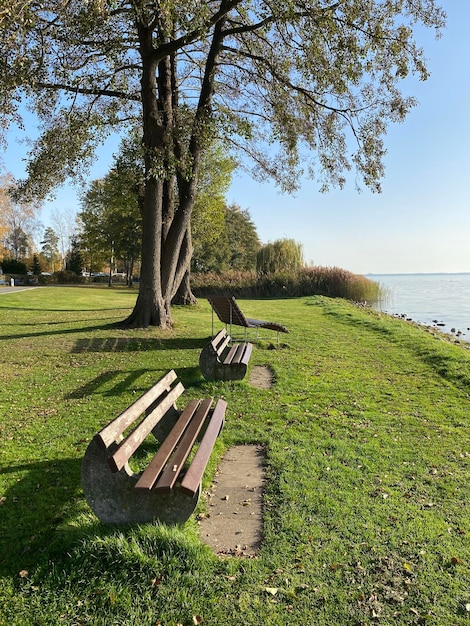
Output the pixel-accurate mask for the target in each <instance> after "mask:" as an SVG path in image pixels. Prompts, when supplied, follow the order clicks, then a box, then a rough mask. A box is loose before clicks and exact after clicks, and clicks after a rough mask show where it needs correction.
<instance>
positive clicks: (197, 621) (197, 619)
mask: <svg viewBox="0 0 470 626" xmlns="http://www.w3.org/2000/svg"><path fill="white" fill-rule="evenodd" d="M202 621H203V618H202V617H201V616H200V615H193V622H194V624H196V626H198V625H199V624H201V623H202Z"/></svg>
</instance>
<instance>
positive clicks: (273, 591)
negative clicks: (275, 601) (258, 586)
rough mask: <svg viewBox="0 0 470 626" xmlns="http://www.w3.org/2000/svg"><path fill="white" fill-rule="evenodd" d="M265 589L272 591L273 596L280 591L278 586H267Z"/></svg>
mask: <svg viewBox="0 0 470 626" xmlns="http://www.w3.org/2000/svg"><path fill="white" fill-rule="evenodd" d="M264 590H265V591H266V593H270V594H271V595H272V596H275V595H276V593H277V592H278V591H279V589H278V588H277V587H265V589H264Z"/></svg>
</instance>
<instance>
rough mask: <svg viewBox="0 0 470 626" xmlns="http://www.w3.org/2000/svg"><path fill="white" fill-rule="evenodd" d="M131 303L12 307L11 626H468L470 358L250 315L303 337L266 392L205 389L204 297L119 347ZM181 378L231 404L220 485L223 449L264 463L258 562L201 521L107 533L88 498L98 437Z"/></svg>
mask: <svg viewBox="0 0 470 626" xmlns="http://www.w3.org/2000/svg"><path fill="white" fill-rule="evenodd" d="M134 301H135V293H133V292H129V291H125V290H117V289H116V290H115V289H112V290H108V289H86V288H62V287H44V288H40V289H36V290H32V291H27V292H22V293H9V294H7V295H0V344H1V345H0V350H1V353H0V354H1V369H0V392H1V393H0V441H1V458H0V461H1V474H0V499H1V500H0V624H1V625H2V626H3V625H5V626H6V625H8V626H11V625H13V626H24V625H28V626H29V625H38V626H39V625H45V624H47V625H54V626H55V625H58V624H64V625H67V626H71V625H77V626H78V625H96V626H98V625H103V626H112V625H120V626H121V625H123V624H125V625H126V626H129V625H135V626H155V625H156V624H161V625H162V626H176V625H177V624H183V625H184V626H191V625H193V624H195V623H203V624H213V625H217V626H224V625H230V626H232V625H233V626H235V625H236V626H238V625H240V624H246V625H249V626H258V625H259V626H261V625H265V624H278V625H280V626H281V625H282V626H284V625H285V624H296V625H297V624H298V625H302V626H303V625H305V624H308V625H310V624H312V625H315V626H335V625H341V626H342V625H348V626H349V625H351V626H356V625H357V626H359V625H362V624H383V625H385V624H386V625H408V624H433V625H439V626H449V625H452V626H453V625H460V624H462V625H467V624H469V623H470V573H469V564H470V541H469V534H470V524H469V520H470V513H469V510H470V507H469V506H468V502H469V495H470V487H469V466H470V445H469V443H470V434H469V417H468V415H469V408H470V396H469V389H470V351H469V349H468V346H467V345H465V344H461V345H458V344H455V343H452V342H451V341H450V340H449V341H448V340H446V339H444V338H443V337H442V336H439V335H435V334H431V333H430V332H428V331H426V330H424V329H422V328H418V327H416V326H415V325H413V324H409V323H406V322H403V321H400V320H396V319H393V318H391V317H388V316H386V315H384V314H380V313H377V312H374V311H370V310H368V309H365V308H359V307H355V306H354V305H352V304H349V303H347V302H345V301H343V300H330V299H327V298H322V297H311V298H295V299H286V300H263V301H260V300H258V301H257V300H246V301H243V302H242V303H241V304H242V308H243V310H244V311H245V313H246V314H247V315H249V316H250V317H259V318H261V319H272V320H275V321H279V322H281V323H284V324H286V325H287V326H288V327H289V329H290V331H291V333H290V334H289V335H285V336H282V338H281V341H285V344H281V345H280V346H279V347H278V346H277V345H276V343H275V335H274V333H271V335H269V334H268V333H266V334H265V335H264V341H262V342H261V343H260V344H257V345H256V346H255V349H254V351H253V355H252V359H251V365H269V366H270V367H271V368H272V369H273V371H274V375H275V385H274V387H273V388H272V389H270V390H259V389H255V388H252V387H250V386H249V385H248V383H247V382H246V381H242V382H237V383H208V382H206V381H204V379H203V378H202V376H201V375H200V372H199V370H198V367H197V364H198V357H199V352H200V350H201V348H202V346H203V345H204V342H205V341H206V340H207V337H208V335H209V334H210V332H211V313H210V308H209V305H208V304H207V302H206V301H205V300H203V299H201V301H200V304H199V305H198V306H197V307H191V308H183V307H181V308H180V307H176V308H175V309H174V311H173V313H174V319H175V322H176V325H175V329H174V332H172V333H164V332H161V331H159V330H157V329H148V330H139V331H124V330H118V329H117V328H115V327H114V326H113V324H114V322H117V321H120V320H122V319H124V318H125V316H126V315H127V314H128V312H129V311H130V309H131V308H132V306H133V304H134ZM273 340H274V343H273ZM273 348H278V349H273ZM172 368H174V369H175V370H176V372H177V373H178V375H179V377H180V379H181V380H182V381H183V383H184V385H185V387H186V392H185V396H186V397H187V398H188V399H189V398H191V397H195V396H199V397H202V396H207V395H215V396H223V397H225V398H226V400H227V401H228V410H227V421H226V424H225V427H224V430H223V431H222V434H221V437H220V438H219V441H218V442H217V445H216V449H215V452H214V455H213V459H212V462H211V465H210V467H209V469H208V472H207V477H206V483H207V484H209V482H210V479H211V476H212V475H213V472H214V469H215V465H216V462H217V460H218V459H220V458H221V456H222V454H223V451H224V449H225V448H226V447H228V446H230V445H232V444H235V443H244V442H250V443H261V444H264V446H265V449H266V464H267V466H266V471H267V482H266V487H265V495H264V528H263V535H264V539H263V543H262V548H261V551H260V553H259V556H258V557H257V558H255V559H243V558H240V559H237V558H219V557H217V556H215V555H214V554H213V553H212V552H211V551H210V549H209V548H207V547H205V546H204V545H202V544H201V542H200V540H199V538H198V527H197V521H196V519H191V520H189V521H188V522H187V523H186V524H185V525H184V526H183V527H179V528H178V527H166V526H164V525H158V524H155V525H152V524H149V525H142V526H140V527H139V526H136V527H131V528H113V529H110V528H106V527H104V526H103V525H101V524H100V523H99V522H98V520H97V519H96V518H95V517H94V516H93V514H92V513H91V511H90V510H89V508H88V506H87V504H86V502H85V501H84V499H83V494H82V491H81V487H80V464H81V459H82V456H83V453H84V450H85V448H86V446H87V443H88V441H89V440H90V438H91V437H92V436H93V435H94V433H95V432H96V431H97V430H98V429H99V428H100V427H102V426H103V425H104V424H106V423H107V422H108V421H109V420H110V419H111V418H112V417H114V416H115V415H117V414H118V413H119V412H120V411H121V410H122V409H123V408H125V407H126V406H127V405H128V404H130V402H132V401H133V399H135V397H136V396H137V395H139V394H141V393H143V392H144V391H145V390H146V389H147V388H148V387H149V386H150V385H151V384H152V383H153V382H155V381H156V380H157V379H158V378H159V377H160V376H161V375H163V374H164V373H165V372H166V371H168V370H169V369H172ZM200 507H201V509H203V508H204V500H203V499H202V501H201V503H200ZM201 620H203V621H202V622H201Z"/></svg>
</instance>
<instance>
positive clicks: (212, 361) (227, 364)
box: [199, 328, 253, 380]
mask: <svg viewBox="0 0 470 626" xmlns="http://www.w3.org/2000/svg"><path fill="white" fill-rule="evenodd" d="M230 339H231V338H230V335H229V334H228V333H227V330H226V329H225V328H223V329H222V330H221V331H220V332H219V333H217V335H216V336H215V337H214V338H213V339H212V340H211V341H209V343H207V344H206V345H205V346H204V348H203V349H202V351H201V354H200V355H199V367H200V368H201V371H202V374H203V376H204V378H206V380H242V379H243V378H244V377H245V374H246V371H247V367H248V363H249V361H250V357H251V352H252V350H253V344H252V343H247V342H243V343H234V344H233V345H231V346H230Z"/></svg>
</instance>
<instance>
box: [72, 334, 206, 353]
mask: <svg viewBox="0 0 470 626" xmlns="http://www.w3.org/2000/svg"><path fill="white" fill-rule="evenodd" d="M203 345H204V340H203V339H193V338H183V337H180V338H178V337H171V338H168V339H162V338H157V337H152V338H145V337H102V338H101V337H92V338H87V339H77V341H76V342H75V346H74V347H73V349H72V353H82V352H139V351H141V352H146V351H149V350H174V351H176V350H196V349H202V347H203Z"/></svg>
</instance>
